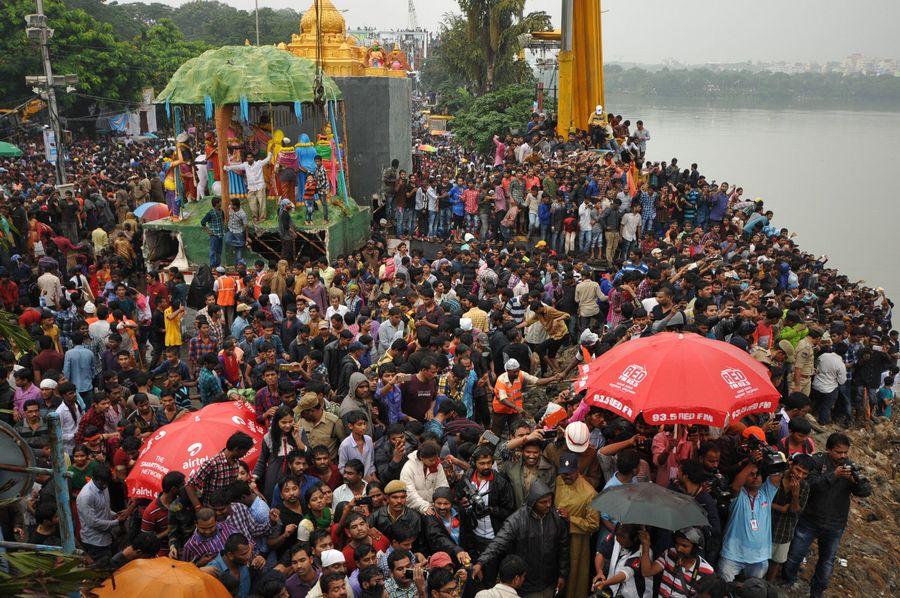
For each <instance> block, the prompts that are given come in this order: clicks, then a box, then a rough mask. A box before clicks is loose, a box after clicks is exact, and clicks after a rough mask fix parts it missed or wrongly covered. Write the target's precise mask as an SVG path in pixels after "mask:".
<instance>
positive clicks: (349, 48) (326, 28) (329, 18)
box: [278, 0, 406, 78]
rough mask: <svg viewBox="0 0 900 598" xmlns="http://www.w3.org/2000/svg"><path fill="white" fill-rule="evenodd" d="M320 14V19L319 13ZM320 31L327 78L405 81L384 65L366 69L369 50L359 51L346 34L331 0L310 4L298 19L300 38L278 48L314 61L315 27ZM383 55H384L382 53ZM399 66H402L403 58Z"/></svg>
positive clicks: (353, 41)
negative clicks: (363, 77) (371, 78)
mask: <svg viewBox="0 0 900 598" xmlns="http://www.w3.org/2000/svg"><path fill="white" fill-rule="evenodd" d="M317 8H318V9H320V10H321V15H319V14H318V13H319V11H318V10H317ZM317 26H318V27H320V31H321V50H320V52H321V59H322V66H323V69H324V70H325V73H326V74H327V75H329V76H331V77H360V76H369V77H404V78H405V77H406V72H405V71H403V70H391V69H390V68H388V67H389V65H388V64H384V65H382V66H377V67H376V66H370V64H369V63H370V60H369V49H368V48H364V47H360V45H359V42H358V41H357V40H356V38H355V37H353V36H352V35H348V34H347V22H346V21H345V20H344V16H343V15H342V14H341V13H340V11H339V10H338V9H337V8H335V6H334V4H333V3H332V2H331V0H318V2H316V0H313V2H312V4H311V5H310V7H309V8H308V9H307V10H306V12H304V13H303V17H302V18H301V19H300V35H297V34H296V33H295V34H293V35H292V36H291V41H290V43H287V44H285V43H280V44H278V47H279V48H281V49H282V50H287V51H288V52H290V53H291V54H294V55H295V56H300V57H301V58H307V59H309V60H312V61H315V60H316V47H317V45H318V44H317V39H316V37H317V36H316V27H317ZM385 54H386V53H385ZM403 62H404V63H405V56H404V60H403Z"/></svg>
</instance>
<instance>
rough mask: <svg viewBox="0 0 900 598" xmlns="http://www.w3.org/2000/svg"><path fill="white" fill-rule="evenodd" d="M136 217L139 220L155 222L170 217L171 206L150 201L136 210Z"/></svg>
mask: <svg viewBox="0 0 900 598" xmlns="http://www.w3.org/2000/svg"><path fill="white" fill-rule="evenodd" d="M134 215H135V216H136V217H138V218H143V219H144V221H145V222H153V221H154V220H159V219H160V218H165V217H166V216H169V206H167V205H166V204H164V203H159V202H156V201H148V202H147V203H142V204H141V205H139V206H138V207H137V208H135V209H134Z"/></svg>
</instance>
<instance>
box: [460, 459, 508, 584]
mask: <svg viewBox="0 0 900 598" xmlns="http://www.w3.org/2000/svg"><path fill="white" fill-rule="evenodd" d="M471 463H472V464H473V468H472V469H469V470H468V471H467V472H466V473H465V474H464V475H463V477H462V478H461V479H460V480H459V481H458V482H457V483H456V486H455V487H454V493H455V495H456V496H457V497H458V500H459V504H460V506H461V507H462V517H461V518H460V534H459V536H460V542H459V543H460V544H461V545H462V546H464V547H466V548H471V550H472V552H474V553H476V554H478V555H481V554H484V552H485V550H487V547H488V546H489V545H490V544H491V543H492V542H493V540H494V538H495V537H496V535H497V533H498V532H499V531H500V528H501V527H502V526H503V522H504V521H506V519H507V517H509V516H510V515H511V514H512V512H513V510H514V507H515V496H514V494H513V489H512V484H510V482H509V478H508V477H506V475H505V474H503V473H500V472H499V471H495V470H494V454H493V447H491V446H490V445H481V446H479V447H478V448H476V449H475V452H473V453H472V459H471ZM494 577H496V570H492V568H490V567H485V582H484V583H485V584H486V585H491V584H493V583H494Z"/></svg>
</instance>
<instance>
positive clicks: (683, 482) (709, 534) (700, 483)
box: [670, 461, 722, 563]
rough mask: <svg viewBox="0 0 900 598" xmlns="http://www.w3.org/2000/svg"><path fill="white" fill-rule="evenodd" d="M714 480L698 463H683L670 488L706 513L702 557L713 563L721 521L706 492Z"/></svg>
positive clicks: (714, 503) (718, 544) (720, 539)
mask: <svg viewBox="0 0 900 598" xmlns="http://www.w3.org/2000/svg"><path fill="white" fill-rule="evenodd" d="M714 479H715V476H714V475H710V474H709V473H707V471H706V469H705V468H704V467H703V465H702V464H701V463H700V462H698V461H683V462H682V463H681V466H680V467H679V475H678V477H677V478H676V479H674V480H672V484H671V486H670V488H671V489H672V490H674V491H676V492H680V493H681V494H687V495H688V496H691V497H693V498H694V501H695V502H696V503H697V504H698V505H700V508H701V509H703V511H704V512H705V513H706V517H707V519H708V520H709V526H707V527H706V528H705V529H704V530H703V536H704V540H705V541H704V550H703V556H705V557H706V559H707V560H708V561H710V562H713V563H715V562H716V561H717V560H718V558H719V548H720V546H721V545H722V520H721V519H720V517H719V508H718V506H717V504H716V500H715V499H714V498H713V497H712V495H711V494H710V493H709V491H708V488H709V484H710V482H712V481H714Z"/></svg>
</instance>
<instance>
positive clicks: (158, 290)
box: [147, 280, 169, 310]
mask: <svg viewBox="0 0 900 598" xmlns="http://www.w3.org/2000/svg"><path fill="white" fill-rule="evenodd" d="M147 296H148V297H150V309H151V310H154V309H156V298H157V297H165V298H166V299H168V298H169V289H168V287H166V285H164V284H163V283H161V282H159V281H158V280H156V281H153V282H152V283H151V284H150V286H148V287H147Z"/></svg>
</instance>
